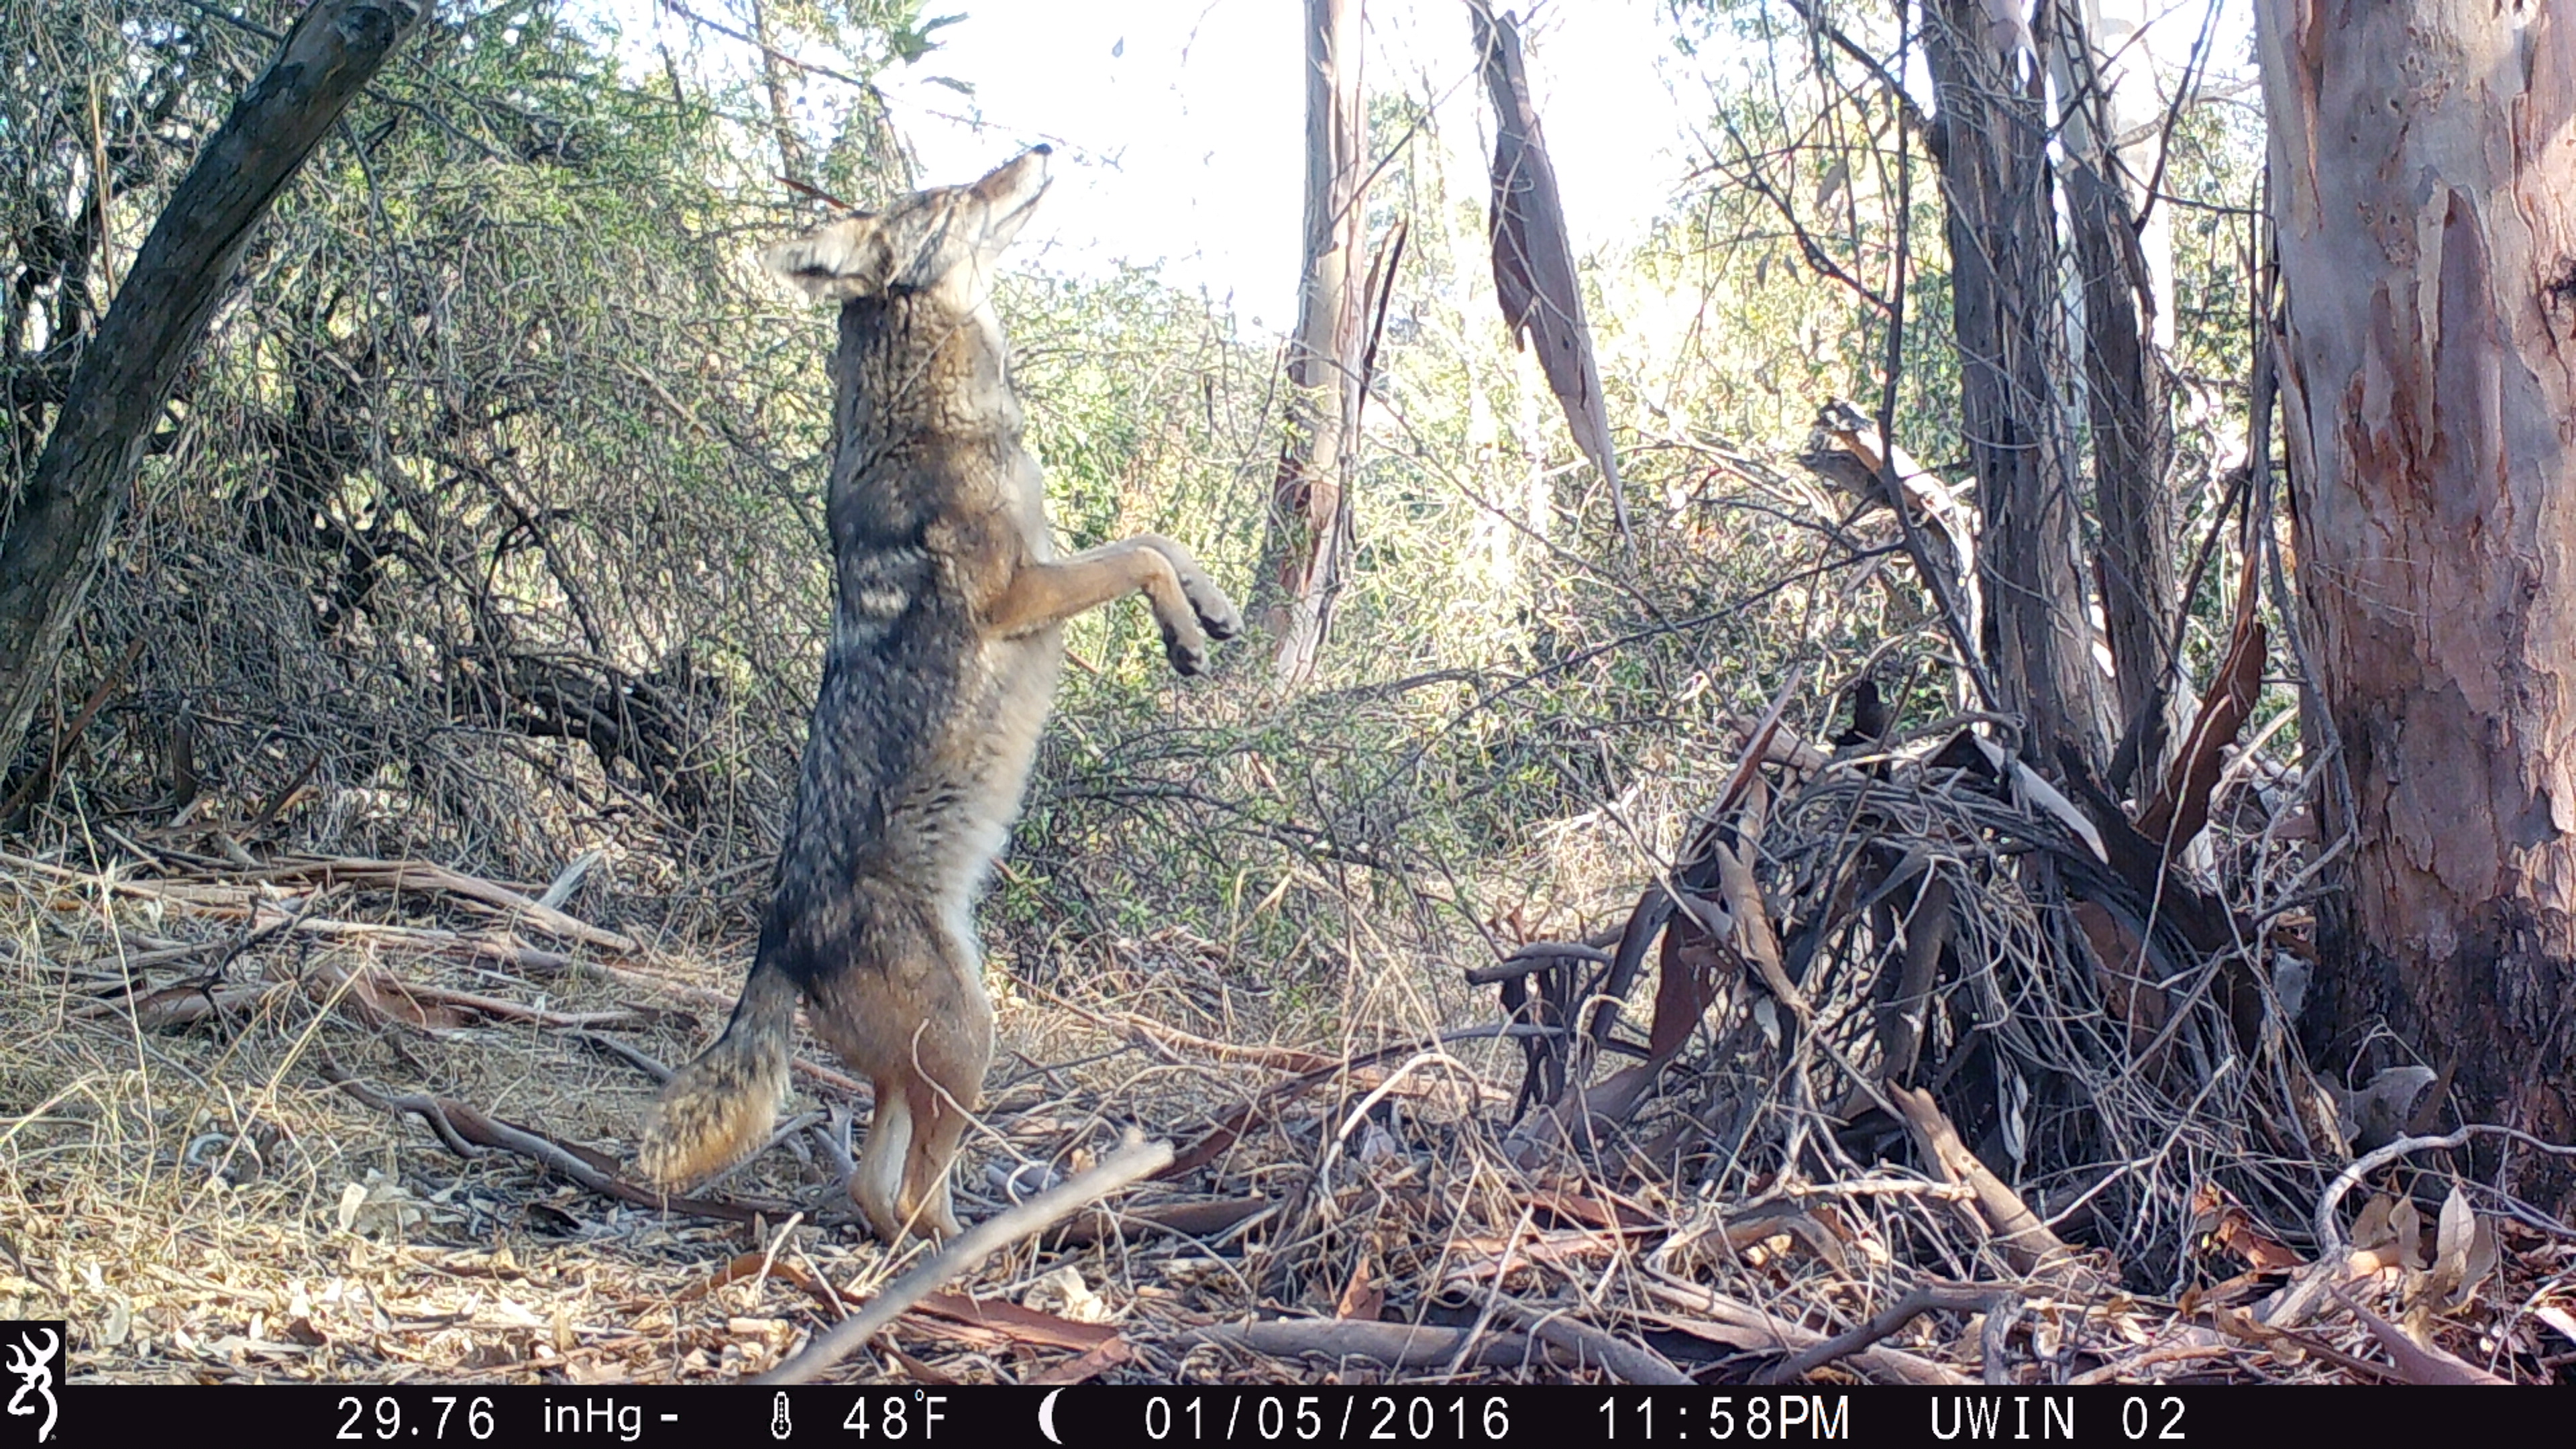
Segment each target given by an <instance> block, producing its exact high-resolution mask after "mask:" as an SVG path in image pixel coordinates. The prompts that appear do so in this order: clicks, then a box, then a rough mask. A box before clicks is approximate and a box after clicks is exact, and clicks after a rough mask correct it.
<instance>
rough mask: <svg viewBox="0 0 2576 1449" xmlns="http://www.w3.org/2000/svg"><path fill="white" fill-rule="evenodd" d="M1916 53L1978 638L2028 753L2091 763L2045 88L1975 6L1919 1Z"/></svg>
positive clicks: (2099, 702) (2018, 36) (2014, 39)
mask: <svg viewBox="0 0 2576 1449" xmlns="http://www.w3.org/2000/svg"><path fill="white" fill-rule="evenodd" d="M1924 19H1925V26H1924V32H1925V33H1924V54H1925V58H1926V59H1927V60H1928V61H1929V62H1930V66H1931V71H1932V85H1933V91H1934V94H1935V97H1936V99H1937V101H1938V105H1939V109H1938V114H1937V118H1936V121H1935V125H1934V127H1933V134H1932V149H1933V154H1934V157H1935V159H1936V160H1937V161H1938V162H1939V164H1940V168H1941V197H1942V201H1943V203H1944V206H1945V208H1946V210H1947V212H1948V214H1949V227H1948V234H1949V243H1950V267H1951V308H1952V323H1953V326H1954V328H1955V330H1956V335H1957V339H1958V345H1959V367H1960V373H1961V377H1960V389H1959V391H1960V402H1961V421H1962V423H1963V424H1964V425H1965V429H1966V432H1967V443H1968V456H1969V459H1970V461H1971V463H1972V464H1973V466H1974V467H1975V469H1976V474H1977V504H1978V511H1979V512H1980V513H1981V514H1983V515H1984V518H1985V540H1984V546H1983V549H1982V551H1981V553H1980V554H1979V558H1978V566H1979V572H1980V574H1981V576H1982V578H1983V582H1984V587H1985V596H1986V602H1987V614H1986V625H1985V630H1984V632H1985V636H1986V637H1985V638H1984V640H1983V641H1982V647H1983V648H1984V650H1985V652H1986V654H1987V657H1988V662H1989V663H1990V664H1991V665H1992V666H1993V672H1994V678H1995V683H1996V687H1997V689H1999V690H2000V691H2001V692H2002V694H2003V696H2004V697H2003V698H2002V699H2001V700H2000V701H1998V703H2000V704H2001V705H2002V706H2003V707H2004V708H2006V709H2008V710H2012V711H2014V712H2016V713H2018V714H2020V715H2021V716H2022V717H2023V719H2024V721H2025V722H2026V724H2027V726H2028V729H2029V732H2030V739H2029V741H2028V744H2029V746H2030V747H2031V748H2030V750H2029V753H2031V754H2032V756H2033V757H2034V758H2037V759H2040V760H2044V761H2045V760H2054V759H2055V758H2056V751H2057V747H2058V746H2059V745H2071V746H2073V747H2074V748H2075V749H2076V750H2078V751H2079V752H2080V753H2081V754H2082V755H2083V756H2084V757H2085V758H2087V759H2088V760H2091V761H2093V762H2094V763H2095V764H2096V765H2097V766H2098V765H2099V764H2100V763H2101V762H2102V760H2103V758H2104V756H2105V754H2106V751H2105V749H2104V740H2105V737H2106V723H2107V720H2108V717H2109V701H2108V699H2107V697H2106V693H2105V691H2104V689H2103V679H2102V671H2101V669H2100V667H2099V666H2098V665H2096V664H2095V663H2094V662H2093V629H2092V623H2091V620H2090V618H2089V616H2088V611H2087V609H2086V607H2085V601H2086V593H2087V591H2086V589H2085V587H2084V569H2083V566H2082V563H2081V557H2082V555H2081V552H2080V543H2079V540H2078V537H2077V524H2078V517H2079V507H2078V502H2077V498H2076V466H2075V463H2076V452H2075V440H2074V437H2073V430H2072V429H2071V428H2070V427H2069V426H2068V423H2067V419H2066V416H2065V409H2064V408H2063V406H2062V405H2061V397H2060V392H2059V379H2060V377H2062V376H2063V375H2064V371H2065V367H2066V347H2065V337H2066V329H2065V327H2064V326H2063V324H2062V322H2061V320H2060V314H2059V307H2060V298H2059V290H2058V288H2059V270H2058V247H2057V216H2056V207H2055V204H2054V197H2053V192H2052V188H2051V177H2050V169H2049V156H2048V140H2049V125H2048V112H2047V106H2046V89H2045V86H2046V82H2045V77H2044V75H2043V74H2042V71H2041V68H2040V65H2039V61H2038V58H2037V57H2036V56H2034V55H2033V54H2032V53H2031V51H2030V49H2029V44H2028V42H2029V38H2030V32H2029V31H2028V29H2026V28H2024V27H2020V26H2017V25H2002V24H1998V23H1997V21H1996V12H1995V10H1994V8H1993V7H1991V6H1989V5H1988V4H1987V3H1986V0H1927V3H1926V5H1925V15H1924Z"/></svg>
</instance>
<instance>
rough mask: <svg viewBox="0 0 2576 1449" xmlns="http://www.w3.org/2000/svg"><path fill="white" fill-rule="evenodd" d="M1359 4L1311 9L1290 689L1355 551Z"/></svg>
mask: <svg viewBox="0 0 2576 1449" xmlns="http://www.w3.org/2000/svg"><path fill="white" fill-rule="evenodd" d="M1361 6H1362V0H1306V245H1305V266H1306V271H1305V284H1304V286H1303V288H1302V289H1301V292H1300V295H1299V299H1298V305H1297V335H1296V336H1295V337H1293V338H1291V339H1289V343H1288V437H1287V440H1286V442H1285V443H1284V444H1282V446H1281V448H1280V450H1279V473H1278V477H1277V479H1276V480H1275V481H1274V482H1273V483H1272V485H1271V501H1270V537H1269V540H1268V543H1267V545H1266V547H1265V550H1264V552H1265V553H1266V555H1267V558H1268V567H1267V568H1266V569H1265V570H1264V574H1265V577H1266V581H1267V587H1268V590H1269V594H1270V600H1269V607H1268V609H1267V610H1266V613H1267V616H1268V617H1267V621H1266V622H1267V623H1268V626H1269V630H1270V639H1271V655H1270V663H1271V673H1272V675H1273V677H1274V678H1276V679H1278V680H1279V681H1280V682H1282V683H1295V682H1297V681H1299V680H1303V679H1305V678H1306V677H1307V676H1309V675H1311V674H1312V673H1313V672H1314V669H1315V658H1316V655H1317V654H1318V653H1319V652H1320V651H1321V650H1322V648H1323V643H1324V631H1325V628H1326V626H1327V625H1328V624H1329V623H1330V622H1331V610H1332V603H1333V595H1334V593H1335V592H1336V591H1337V590H1338V589H1339V587H1340V584H1341V574H1342V564H1343V555H1344V551H1345V549H1346V548H1347V546H1348V543H1349V538H1348V534H1349V510H1348V507H1347V505H1346V503H1345V500H1344V490H1345V489H1346V488H1347V487H1348V486H1349V482H1350V477H1349V475H1350V469H1351V466H1352V464H1353V462H1354V461H1355V460H1356V455H1357V453H1358V450H1359V436H1358V434H1359V389H1360V347H1361V338H1360V302H1361V298H1360V294H1359V292H1360V289H1359V288H1358V287H1357V286H1356V285H1355V284H1354V278H1353V277H1352V275H1351V273H1352V263H1353V261H1354V260H1355V258H1356V256H1357V254H1358V251H1359V245H1360V238H1361V234H1362V226H1363V223H1364V221H1365V218H1364V216H1363V215H1362V210H1361V206H1360V194H1359V193H1360V183H1361V168H1362V167H1363V166H1364V165H1365V164H1366V157H1365V155H1364V153H1365V152H1366V150H1367V148H1368V112H1367V109H1366V107H1365V105H1364V104H1363V102H1362V99H1361V91H1360V11H1361Z"/></svg>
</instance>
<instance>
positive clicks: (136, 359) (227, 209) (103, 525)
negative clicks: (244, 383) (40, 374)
mask: <svg viewBox="0 0 2576 1449" xmlns="http://www.w3.org/2000/svg"><path fill="white" fill-rule="evenodd" d="M430 4H431V0H319V3H317V4H315V5H314V6H313V7H312V8H311V9H309V10H307V11H305V12H304V14H303V16H302V17H301V18H299V19H298V20H297V21H296V22H295V27H294V29H292V30H290V31H288V32H287V35H286V39H285V41H284V42H283V43H282V44H280V45H279V47H278V52H277V57H276V59H274V60H272V61H270V62H269V66H268V69H267V70H266V71H265V72H263V73H262V74H261V75H260V77H259V79H258V80H256V81H253V82H252V83H251V87H250V89H249V90H248V91H246V92H244V93H243V95H242V98H241V100H240V102H239V103H238V104H236V105H235V106H234V107H233V112H232V114H231V116H229V117H227V118H226V119H225V121H224V124H223V128H222V129H221V130H219V131H217V132H216V133H215V135H214V138H213V139H212V140H210V141H208V142H207V143H206V147H205V150H204V151H203V152H201V153H200V154H199V155H198V157H197V164H196V165H195V166H194V167H192V168H190V170H189V172H188V175H187V177H186V179H184V180H182V181H181V182H180V183H179V189H178V190H177V191H176V192H175V193H174V194H173V195H172V196H171V198H170V204H169V206H168V207H167V208H165V209H164V210H163V211H162V213H161V219H160V221H159V222H157V223H156V224H154V226H153V228H152V234H151V236H150V237H148V238H146V239H145V241H144V243H143V249H142V250H141V251H140V252H138V253H137V254H136V255H135V258H134V265H133V267H132V268H131V269H130V270H129V271H128V272H127V273H126V276H125V285H124V287H123V288H122V289H121V290H119V291H118V293H117V294H116V301H115V303H114V305H112V306H111V307H109V309H108V313H107V317H106V320H104V321H103V322H101V323H100V324H99V328H98V332H97V335H95V336H94V337H92V338H91V339H90V341H89V345H88V347H87V348H86V349H85V350H84V351H83V352H82V353H81V357H80V361H79V363H78V364H77V365H75V367H74V368H73V370H72V377H71V382H70V384H69V385H68V387H67V389H66V392H65V396H64V400H63V405H62V408H61V409H60V410H59V411H58V412H56V413H55V415H54V429H53V434H52V436H50V437H48V438H47V439H46V440H45V450H44V452H43V453H42V454H41V455H39V456H38V458H37V459H36V469H35V472H34V473H33V474H31V475H30V476H29V478H28V480H27V485H26V488H25V489H24V490H23V491H22V492H21V493H20V495H19V498H18V506H17V511H16V512H15V514H14V515H13V516H11V517H10V518H9V519H8V520H7V525H6V528H5V530H0V764H5V763H6V762H7V761H9V760H11V759H13V758H15V757H16V755H17V752H18V745H19V743H20V741H21V740H22V739H23V738H24V737H25V735H26V731H27V722H28V720H29V719H30V718H31V717H32V716H33V715H34V713H35V710H36V705H37V702H38V700H39V699H40V698H42V696H43V694H44V690H45V683H46V681H47V680H48V679H49V678H50V677H51V675H52V673H53V667H54V661H55V659H56V658H57V657H58V656H59V655H60V654H61V653H62V648H63V641H64V640H65V639H66V638H67V637H68V636H69V635H70V633H71V627H72V620H73V619H74V618H75V617H76V616H77V615H78V614H79V612H80V608H81V601H82V599H83V598H84V596H85V595H86V594H87V593H88V591H89V582H90V579H91V577H92V576H93V575H94V574H96V573H97V571H98V566H99V561H100V560H101V559H102V558H103V557H105V555H106V552H107V540H108V534H109V531H110V530H111V528H112V527H113V526H114V524H115V522H116V516H117V511H118V508H119V506H120V505H121V504H122V503H123V502H124V498H125V492H126V489H127V487H128V485H129V484H130V483H131V481H132V479H133V477H134V468H135V464H136V463H137V462H138V461H139V460H140V459H141V457H142V456H143V449H144V447H145V445H146V444H148V443H149V442H150V441H151V434H152V424H153V422H154V420H155V419H157V418H159V417H160V415H161V409H162V407H163V405H164V404H165V403H167V402H168V401H169V397H170V390H171V388H172V387H174V386H176V385H177V383H178V380H179V372H180V369H181V368H182V367H184V366H185V365H186V363H187V361H188V358H189V357H190V355H191V354H193V353H194V352H195V351H196V347H197V343H198V342H199V341H200V340H201V339H202V338H203V337H204V336H205V332H206V325H207V323H208V321H209V320H210V319H212V317H213V316H214V311H215V304H216V303H217V302H218V301H220V300H222V298H223V295H224V292H225V290H226V288H227V287H229V286H230V284H231V282H232V275H233V267H234V265H235V264H236V263H238V262H239V261H240V260H241V253H242V248H243V247H244V245H246V244H247V243H248V241H249V239H250V234H251V230H252V228H253V227H254V226H256V225H257V224H258V222H259V219H260V218H261V217H262V216H263V215H265V214H266V213H267V211H268V205H269V202H270V201H271V200H272V199H274V198H275V197H276V195H277V193H278V191H279V190H280V189H281V188H283V187H284V186H285V185H286V183H287V181H288V180H289V179H291V178H292V177H293V176H294V175H295V172H296V169H297V168H298V167H300V166H302V165H303V164H304V158H305V157H306V156H307V155H308V154H310V153H311V152H312V150H313V147H314V145H315V144H316V143H317V142H319V141H320V140H321V139H322V136H323V134H324V133H325V132H327V131H329V130H330V129H331V127H332V125H333V124H334V123H335V122H337V121H338V120H339V118H340V113H341V111H342V110H343V109H345V108H346V107H347V105H348V104H349V100H350V98H351V97H352V96H354V95H356V94H357V93H358V90H359V88H360V87H362V86H364V85H365V84H366V83H367V80H368V78H369V77H370V76H373V75H374V74H375V73H376V70H377V68H378V67H380V66H382V65H383V64H384V62H385V58H386V57H387V56H389V55H391V54H392V53H393V50H394V47H395V46H397V45H399V44H400V43H401V42H402V39H403V37H404V36H406V35H408V34H410V33H411V31H412V30H413V28H414V27H416V26H417V25H419V23H420V21H421V19H422V17H423V16H424V15H426V14H427V13H428V11H429V8H430Z"/></svg>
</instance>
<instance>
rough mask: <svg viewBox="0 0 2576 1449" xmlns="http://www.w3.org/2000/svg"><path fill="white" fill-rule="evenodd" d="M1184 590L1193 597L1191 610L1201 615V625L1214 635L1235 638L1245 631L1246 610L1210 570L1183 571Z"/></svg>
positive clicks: (1208, 633)
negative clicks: (1219, 586) (1238, 604)
mask: <svg viewBox="0 0 2576 1449" xmlns="http://www.w3.org/2000/svg"><path fill="white" fill-rule="evenodd" d="M1181 593H1182V594H1183V595H1185V596H1186V597H1187V598H1188V599H1189V601H1190V612H1191V613H1193V614H1196V615H1198V616H1199V627H1200V628H1202V629H1205V630H1207V636H1208V637H1209V638H1211V639H1231V638H1233V637H1234V636H1235V635H1237V634H1240V633H1242V632H1243V611H1242V610H1240V609H1237V608H1236V607H1235V606H1234V600H1232V599H1229V598H1227V597H1226V596H1225V590H1223V589H1220V588H1218V587H1217V586H1216V581H1215V580H1213V579H1211V578H1209V577H1208V576H1207V575H1206V574H1203V573H1201V572H1199V571H1198V570H1196V569H1192V570H1190V571H1189V572H1187V573H1184V574H1182V575H1181Z"/></svg>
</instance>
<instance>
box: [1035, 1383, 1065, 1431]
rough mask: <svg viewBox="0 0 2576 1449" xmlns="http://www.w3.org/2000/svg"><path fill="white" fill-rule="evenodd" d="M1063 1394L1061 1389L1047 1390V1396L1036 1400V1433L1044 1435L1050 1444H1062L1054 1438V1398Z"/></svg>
mask: <svg viewBox="0 0 2576 1449" xmlns="http://www.w3.org/2000/svg"><path fill="white" fill-rule="evenodd" d="M1063 1392H1064V1390H1062V1389H1049V1390H1047V1396H1046V1397H1045V1398H1043V1399H1040V1400H1038V1432H1039V1433H1041V1434H1044V1435H1045V1436H1046V1439H1047V1442H1048V1443H1050V1444H1061V1443H1063V1442H1064V1441H1063V1440H1062V1439H1059V1438H1057V1437H1056V1436H1055V1396H1056V1395H1058V1394H1060V1393H1063Z"/></svg>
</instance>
